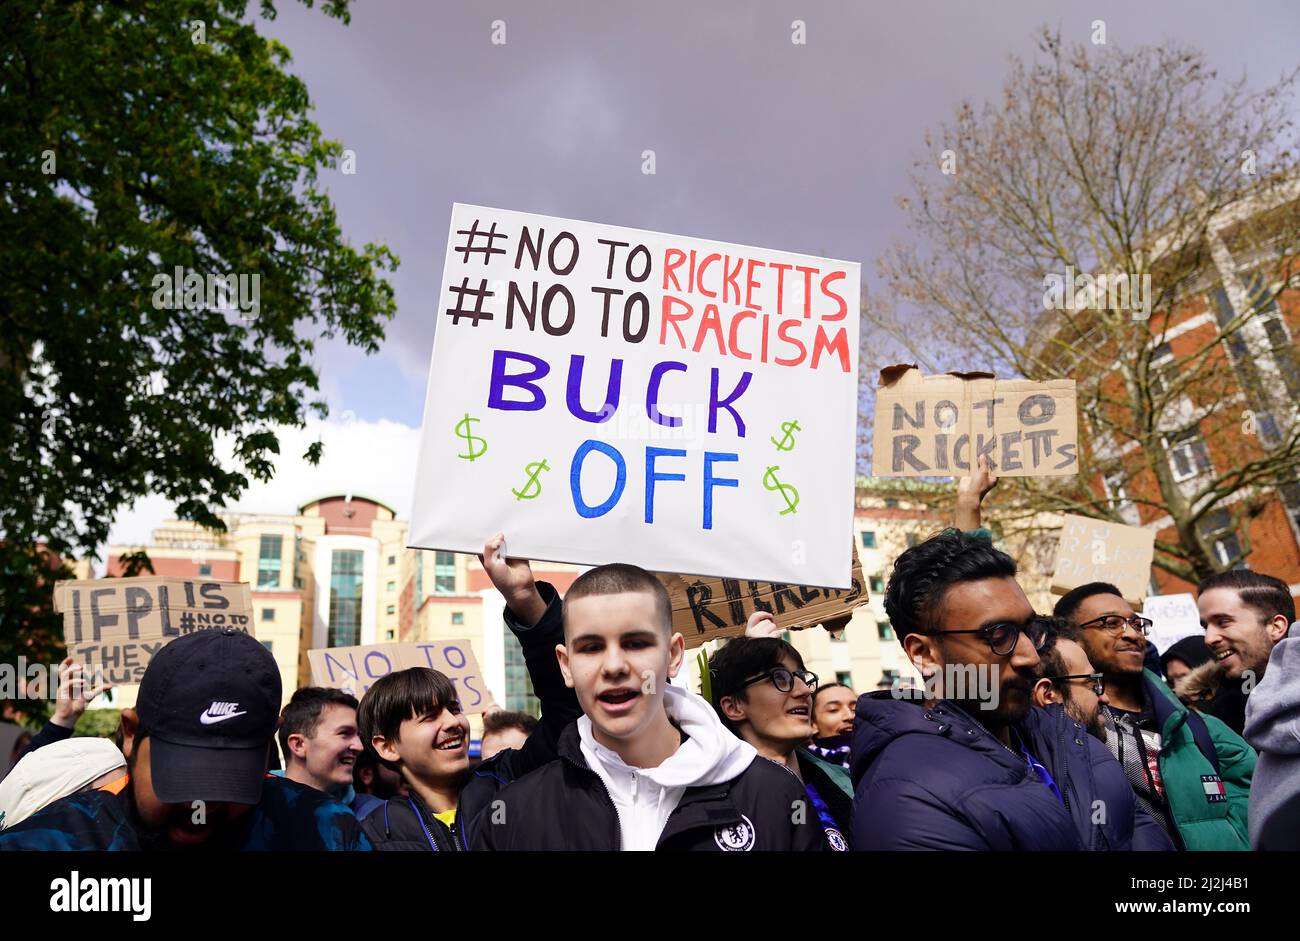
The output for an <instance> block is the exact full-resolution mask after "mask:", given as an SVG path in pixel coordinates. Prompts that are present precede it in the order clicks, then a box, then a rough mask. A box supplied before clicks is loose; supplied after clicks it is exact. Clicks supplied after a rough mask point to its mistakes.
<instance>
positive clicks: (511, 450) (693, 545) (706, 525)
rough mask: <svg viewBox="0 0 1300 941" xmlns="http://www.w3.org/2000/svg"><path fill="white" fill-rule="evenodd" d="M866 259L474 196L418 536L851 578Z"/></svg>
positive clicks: (453, 267)
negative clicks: (539, 211) (500, 534)
mask: <svg viewBox="0 0 1300 941" xmlns="http://www.w3.org/2000/svg"><path fill="white" fill-rule="evenodd" d="M859 285H860V274H859V266H858V265H857V264H856V263H852V262H841V261H831V260H827V259H824V258H816V257H812V256H808V255H796V254H790V253H787V252H778V251H772V250H769V249H762V248H751V247H748V246H742V245H730V244H726V243H722V242H712V241H707V240H704V239H696V238H688V237H686V236H678V235H668V234H663V233H658V232H647V231H642V230H638V229H625V228H620V227H617V226H609V225H599V224H595V223H590V222H578V221H575V220H570V219H559V218H554V217H550V216H537V215H530V214H526V213H520V212H511V211H507V210H499V209H486V208H483V207H479V206H467V205H461V204H457V205H456V206H454V207H453V210H452V221H451V228H450V233H449V236H448V243H447V257H446V266H445V268H444V271H443V281H442V290H441V293H440V295H439V298H438V304H437V307H436V311H437V318H438V323H437V329H436V332H435V336H434V347H433V359H432V363H431V365H430V371H429V386H428V394H427V397H426V401H425V410H424V424H423V429H422V432H421V441H420V457H419V465H418V468H417V474H416V489H415V498H414V501H413V510H412V514H411V537H410V541H411V545H412V546H414V547H418V548H423V549H443V550H452V551H459V552H481V551H482V549H483V543H484V540H485V539H486V538H487V537H488V536H491V535H492V534H493V533H494V532H497V531H498V530H504V531H505V532H506V534H507V536H508V538H509V545H510V553H511V555H513V556H518V557H523V558H530V559H545V560H551V561H559V562H573V563H578V564H586V565H598V564H601V563H605V562H615V561H618V562H630V563H634V564H636V565H640V566H642V567H644V568H647V569H650V570H652V571H658V572H677V573H686V574H692V575H706V576H715V577H735V578H747V579H761V580H764V581H771V582H778V583H786V584H796V585H815V586H823V587H829V588H846V589H847V588H849V587H850V575H849V573H850V569H851V566H852V560H851V557H850V546H851V542H852V525H853V499H854V482H855V481H854V474H855V449H856V422H857V368H858V355H857V354H858V295H859V289H860V288H859Z"/></svg>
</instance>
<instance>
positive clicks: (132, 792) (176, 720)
mask: <svg viewBox="0 0 1300 941" xmlns="http://www.w3.org/2000/svg"><path fill="white" fill-rule="evenodd" d="M279 706H280V668H279V667H278V666H276V663H275V658H274V657H272V656H271V654H270V652H269V651H268V650H267V649H266V648H265V647H263V646H262V645H261V644H260V643H259V642H258V641H257V640H256V639H255V638H253V636H252V635H250V634H246V633H244V632H242V631H238V630H235V629H233V628H225V629H218V628H214V629H210V630H200V631H196V632H194V633H192V634H185V635H182V636H181V637H178V638H176V640H174V641H172V642H171V643H169V644H167V645H166V646H165V647H163V648H162V649H161V650H159V651H158V653H157V654H155V655H154V658H153V660H152V661H150V663H149V666H148V668H147V669H146V670H145V673H144V677H143V679H142V680H141V682H140V691H139V694H138V696H137V698H136V705H135V708H134V709H123V710H122V728H121V737H122V753H123V754H124V755H125V756H126V760H127V772H128V774H127V777H125V778H120V779H118V780H117V781H115V782H114V783H113V785H111V786H110V787H109V788H107V789H101V790H93V791H83V792H81V793H78V794H73V795H71V796H69V797H65V798H63V799H62V800H59V801H56V802H55V803H53V804H51V805H49V806H48V807H46V808H45V809H44V810H42V811H40V812H39V813H37V814H34V815H33V816H31V817H29V818H27V819H26V820H24V821H23V822H22V823H20V824H18V825H17V826H15V827H11V828H9V829H7V830H5V831H4V832H3V833H0V850H25V849H41V850H177V849H194V850H199V849H202V850H368V849H370V844H369V842H368V841H367V840H366V838H365V836H364V835H363V834H362V833H361V830H360V827H359V825H358V823H357V818H356V817H355V816H354V815H353V813H352V812H351V811H350V810H348V808H346V807H344V806H343V805H342V804H340V803H339V802H338V801H336V800H334V799H333V798H331V797H330V796H329V795H327V794H324V793H322V792H321V791H318V790H316V789H314V788H310V787H306V786H304V785H300V784H297V783H295V782H293V781H288V780H285V779H282V778H275V777H270V776H269V775H267V773H266V772H267V764H268V759H269V757H270V753H271V742H272V736H273V735H274V733H275V724H276V719H277V716H278V714H279Z"/></svg>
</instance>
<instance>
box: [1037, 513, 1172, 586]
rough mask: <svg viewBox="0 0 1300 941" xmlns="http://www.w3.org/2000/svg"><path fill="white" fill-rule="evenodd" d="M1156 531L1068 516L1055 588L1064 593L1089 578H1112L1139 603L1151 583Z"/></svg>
mask: <svg viewBox="0 0 1300 941" xmlns="http://www.w3.org/2000/svg"><path fill="white" fill-rule="evenodd" d="M1155 541H1156V533H1155V530H1153V529H1143V528H1142V527H1140V526H1124V525H1122V524H1120V523H1108V522H1106V521H1104V520H1095V519H1089V518H1088V517H1086V516H1072V515H1068V514H1067V515H1066V516H1065V525H1064V526H1063V527H1062V529H1061V538H1060V542H1059V543H1058V544H1057V550H1056V572H1055V574H1054V575H1053V576H1052V591H1054V592H1056V593H1058V594H1062V595H1063V594H1065V593H1066V592H1067V591H1069V590H1070V589H1071V588H1078V587H1079V586H1080V585H1087V584H1088V583H1089V582H1109V583H1110V584H1112V585H1114V586H1115V587H1116V588H1118V589H1119V590H1120V593H1121V594H1122V595H1123V597H1124V599H1125V600H1126V601H1129V602H1131V603H1133V604H1137V603H1138V602H1140V601H1141V600H1142V599H1143V598H1145V597H1146V595H1147V586H1148V585H1149V584H1150V583H1151V560H1152V559H1153V558H1154V557H1155Z"/></svg>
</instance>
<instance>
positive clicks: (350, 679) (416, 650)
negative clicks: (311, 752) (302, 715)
mask: <svg viewBox="0 0 1300 941" xmlns="http://www.w3.org/2000/svg"><path fill="white" fill-rule="evenodd" d="M307 660H308V662H310V663H311V681H312V685H313V686H328V687H331V688H333V689H341V690H344V691H346V692H349V693H351V694H352V695H353V696H356V697H357V698H358V699H360V698H361V697H362V696H364V695H365V694H366V691H367V690H368V689H370V687H371V686H373V685H374V684H375V683H376V682H377V681H379V680H380V679H382V678H383V677H385V676H387V675H388V674H390V673H396V672H398V671H399V670H407V669H410V668H411V667H429V668H431V669H434V670H437V671H438V672H439V673H443V674H446V676H447V679H449V680H451V682H452V685H454V686H455V687H456V692H457V693H459V694H460V705H461V708H462V709H463V710H464V711H465V712H482V711H483V710H484V709H485V708H487V707H488V706H489V705H491V704H492V696H491V694H490V693H489V692H488V689H487V684H485V683H484V682H483V671H482V670H480V669H479V666H478V661H477V660H476V659H475V658H474V651H473V649H472V648H471V647H470V643H469V641H468V640H440V641H422V642H419V643H403V644H363V645H361V646H358V647H322V648H319V649H316V650H309V651H307Z"/></svg>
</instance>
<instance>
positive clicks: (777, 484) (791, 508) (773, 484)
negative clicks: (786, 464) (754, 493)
mask: <svg viewBox="0 0 1300 941" xmlns="http://www.w3.org/2000/svg"><path fill="white" fill-rule="evenodd" d="M780 469H781V467H780V465H777V466H775V467H769V468H768V469H767V473H766V474H764V475H763V489H765V490H779V491H780V492H781V499H782V500H784V501H785V509H784V510H782V511H781V515H782V516H785V514H787V513H794V512H797V511H796V510H795V507H797V506H798V505H799V491H798V490H796V489H795V488H794V484H783V483H781V481H779V480H777V479H776V474H774V473H773V471H779V470H780ZM769 481H770V482H769ZM787 490H789V491H790V493H793V494H794V502H791V500H790V495H789V494H787V493H786V491H787Z"/></svg>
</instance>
